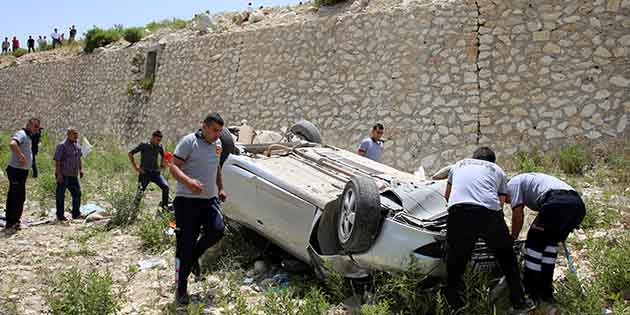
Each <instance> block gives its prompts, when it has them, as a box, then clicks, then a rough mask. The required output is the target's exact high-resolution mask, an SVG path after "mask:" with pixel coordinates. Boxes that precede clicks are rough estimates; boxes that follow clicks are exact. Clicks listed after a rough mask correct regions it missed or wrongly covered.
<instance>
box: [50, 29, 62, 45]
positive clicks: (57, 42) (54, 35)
mask: <svg viewBox="0 0 630 315" xmlns="http://www.w3.org/2000/svg"><path fill="white" fill-rule="evenodd" d="M50 38H52V48H53V49H55V48H56V47H57V45H61V41H60V39H61V35H60V34H59V32H57V29H56V28H55V29H54V31H53V32H52V34H50Z"/></svg>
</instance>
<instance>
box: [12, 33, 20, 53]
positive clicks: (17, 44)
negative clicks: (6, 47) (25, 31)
mask: <svg viewBox="0 0 630 315" xmlns="http://www.w3.org/2000/svg"><path fill="white" fill-rule="evenodd" d="M18 49H20V41H19V40H18V39H17V37H15V36H13V52H15V51H16V50H18Z"/></svg>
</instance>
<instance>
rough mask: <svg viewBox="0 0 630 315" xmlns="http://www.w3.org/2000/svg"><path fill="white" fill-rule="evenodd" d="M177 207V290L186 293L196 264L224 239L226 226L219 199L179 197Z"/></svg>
mask: <svg viewBox="0 0 630 315" xmlns="http://www.w3.org/2000/svg"><path fill="white" fill-rule="evenodd" d="M173 207H174V208H175V220H176V222H177V231H176V235H177V244H176V250H175V272H176V274H177V290H178V292H180V293H181V294H183V293H186V292H187V289H188V276H189V275H190V273H191V270H192V266H193V265H194V263H195V262H196V261H198V259H199V258H200V257H201V256H202V255H203V253H204V252H205V251H206V250H207V249H208V248H210V247H212V246H213V245H214V244H216V243H217V242H218V241H219V240H221V238H222V237H223V232H224V230H225V226H224V223H223V215H222V214H221V208H220V207H219V200H218V199H217V198H212V199H195V198H184V197H176V198H175V200H174V201H173ZM200 234H201V237H200Z"/></svg>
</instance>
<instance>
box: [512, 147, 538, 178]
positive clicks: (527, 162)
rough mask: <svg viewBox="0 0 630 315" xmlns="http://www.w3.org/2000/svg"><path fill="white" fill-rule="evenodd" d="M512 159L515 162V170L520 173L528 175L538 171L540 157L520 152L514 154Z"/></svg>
mask: <svg viewBox="0 0 630 315" xmlns="http://www.w3.org/2000/svg"><path fill="white" fill-rule="evenodd" d="M514 158H515V160H516V161H515V163H516V165H515V166H516V169H517V170H519V171H520V172H524V173H530V172H537V171H539V170H540V167H539V166H538V164H539V161H540V156H539V155H538V154H536V153H529V152H524V151H520V152H517V153H516V156H515V157H514Z"/></svg>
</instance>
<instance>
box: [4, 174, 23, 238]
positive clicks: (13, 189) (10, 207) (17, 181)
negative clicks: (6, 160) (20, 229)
mask: <svg viewBox="0 0 630 315" xmlns="http://www.w3.org/2000/svg"><path fill="white" fill-rule="evenodd" d="M6 171H7V177H8V179H9V192H8V194H7V204H6V210H5V216H6V217H7V226H11V225H14V224H17V223H20V218H21V217H22V212H24V201H25V200H26V179H27V178H28V170H23V169H20V168H15V167H11V166H8V167H7V169H6Z"/></svg>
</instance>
